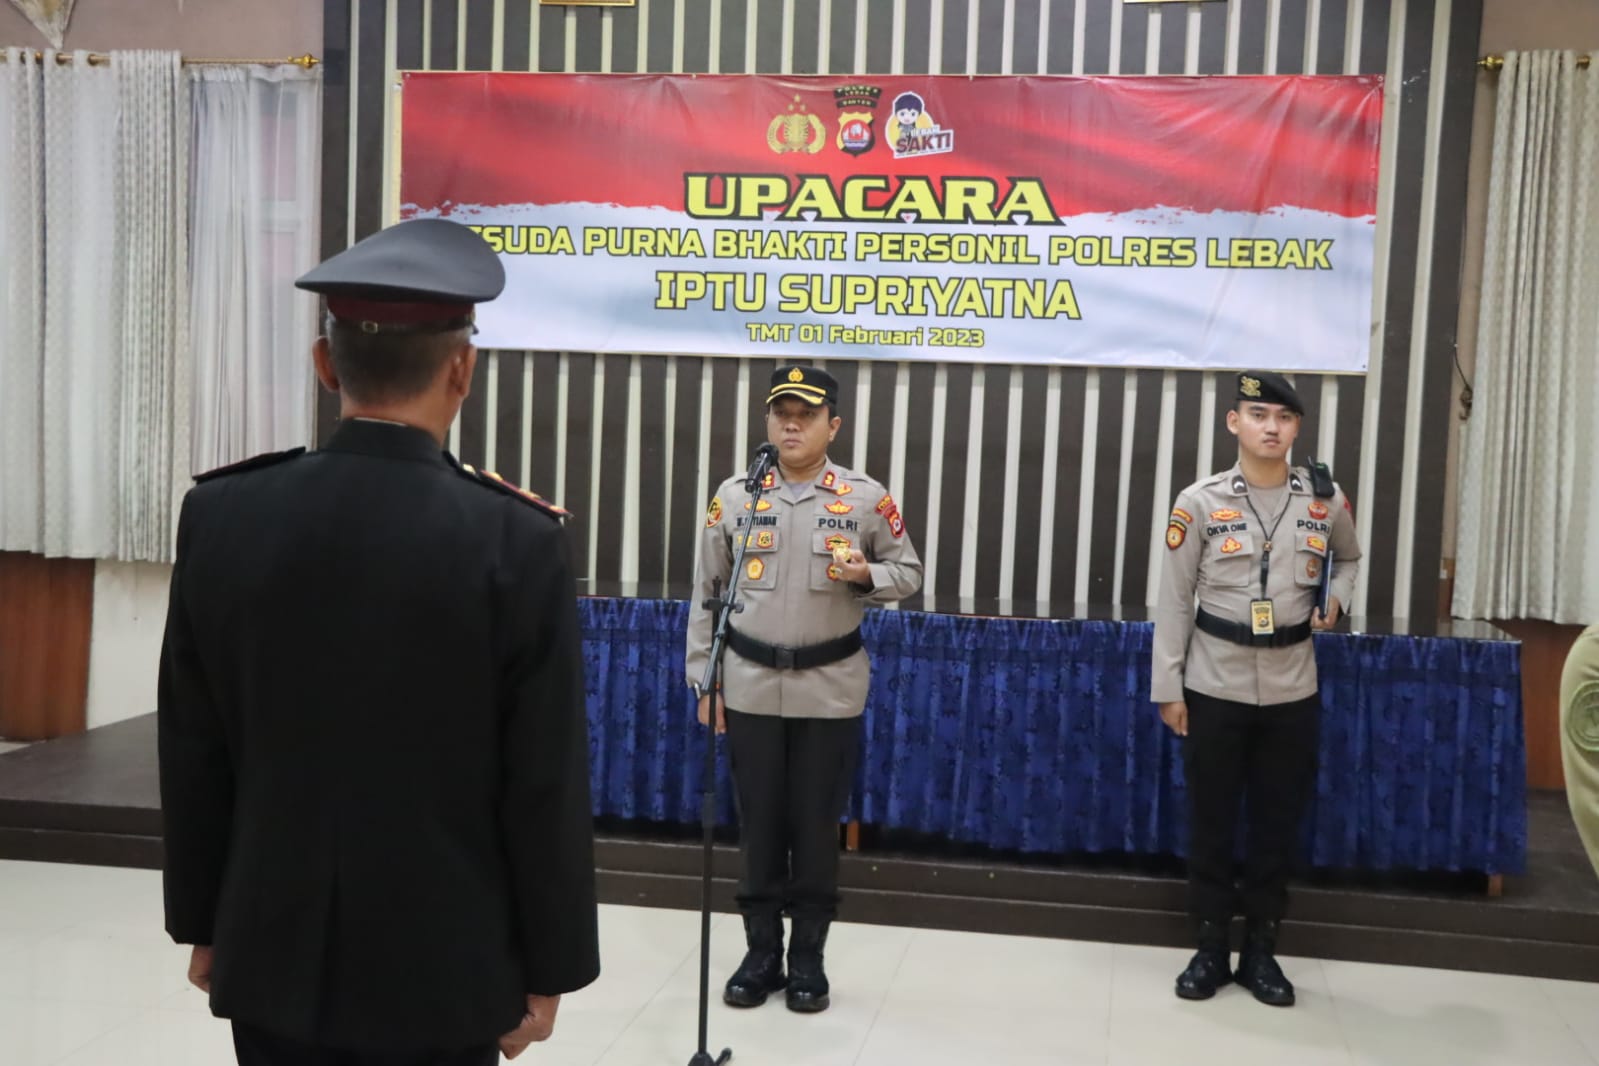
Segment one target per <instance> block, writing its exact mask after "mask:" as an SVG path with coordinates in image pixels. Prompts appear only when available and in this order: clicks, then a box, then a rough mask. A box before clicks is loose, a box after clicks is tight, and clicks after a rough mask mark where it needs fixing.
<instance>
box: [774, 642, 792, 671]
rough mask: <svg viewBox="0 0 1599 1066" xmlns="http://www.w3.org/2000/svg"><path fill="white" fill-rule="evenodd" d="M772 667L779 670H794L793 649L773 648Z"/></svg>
mask: <svg viewBox="0 0 1599 1066" xmlns="http://www.w3.org/2000/svg"><path fill="white" fill-rule="evenodd" d="M772 659H773V661H772V666H774V667H775V668H777V669H779V670H792V669H794V649H793V648H783V647H774V648H773V649H772Z"/></svg>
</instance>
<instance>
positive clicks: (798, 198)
mask: <svg viewBox="0 0 1599 1066" xmlns="http://www.w3.org/2000/svg"><path fill="white" fill-rule="evenodd" d="M683 204H684V210H685V211H686V212H687V213H688V215H689V216H690V217H691V218H740V219H758V218H767V217H776V218H778V219H783V220H788V221H807V222H811V221H814V222H901V221H911V222H1028V223H1032V224H1040V225H1059V224H1060V217H1059V216H1058V215H1057V214H1056V213H1055V205H1054V204H1052V203H1050V200H1049V194H1048V193H1047V192H1045V191H1044V183H1043V182H1042V181H1040V180H1038V179H1037V178H1008V179H1006V180H1005V181H1004V182H999V181H995V180H994V179H993V178H936V179H935V178H928V177H905V178H901V177H897V176H895V177H890V176H888V175H880V174H861V175H856V176H854V177H848V178H845V179H844V180H843V181H842V182H838V183H836V184H835V182H834V179H832V178H830V177H827V176H825V175H820V174H812V175H807V176H804V177H796V178H792V179H791V178H789V177H788V176H787V175H784V174H684V175H683Z"/></svg>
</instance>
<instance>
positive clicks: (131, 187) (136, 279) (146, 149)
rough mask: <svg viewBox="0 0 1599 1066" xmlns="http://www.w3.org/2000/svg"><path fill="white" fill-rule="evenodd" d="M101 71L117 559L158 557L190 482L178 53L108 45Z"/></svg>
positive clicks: (184, 91) (185, 164)
mask: <svg viewBox="0 0 1599 1066" xmlns="http://www.w3.org/2000/svg"><path fill="white" fill-rule="evenodd" d="M111 70H112V73H114V74H115V75H116V76H117V101H118V109H117V110H118V121H117V181H116V195H117V204H116V214H117V219H118V222H119V224H120V227H121V231H120V237H121V239H120V241H119V242H118V245H119V246H118V248H117V256H118V260H119V261H118V263H117V264H116V266H117V273H118V275H119V289H120V292H121V295H122V321H121V329H120V331H119V334H120V335H119V341H120V348H121V357H122V359H121V362H122V366H121V371H120V377H121V381H122V387H121V394H120V396H119V397H118V399H119V400H120V408H121V412H122V424H121V430H122V433H121V442H120V457H121V464H122V469H121V474H122V483H121V491H122V500H121V508H120V510H119V523H118V534H119V535H118V539H117V552H116V557H117V558H118V559H137V560H165V559H169V558H171V544H172V541H173V538H174V536H175V522H176V517H177V514H176V507H177V505H178V502H179V500H180V499H181V495H180V493H181V490H182V489H186V488H187V487H188V484H189V479H188V477H187V475H188V473H189V471H188V455H187V452H188V441H189V418H188V411H189V344H188V309H189V308H188V296H189V275H188V262H187V247H188V239H187V238H188V204H189V197H188V181H189V98H188V83H187V81H186V80H185V79H184V77H183V68H182V65H181V63H180V62H179V59H178V53H176V52H113V53H111ZM180 441H181V442H182V444H181V446H180V444H179V442H180ZM180 458H181V462H180Z"/></svg>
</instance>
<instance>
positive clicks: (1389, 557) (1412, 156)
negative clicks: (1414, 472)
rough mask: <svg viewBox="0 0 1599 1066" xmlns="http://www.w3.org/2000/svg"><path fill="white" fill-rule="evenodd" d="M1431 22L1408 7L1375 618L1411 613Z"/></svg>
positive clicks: (1382, 417) (1376, 514) (1381, 418)
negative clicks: (1403, 530)
mask: <svg viewBox="0 0 1599 1066" xmlns="http://www.w3.org/2000/svg"><path fill="white" fill-rule="evenodd" d="M1432 17H1433V12H1432V6H1431V5H1430V4H1421V3H1408V4H1406V6H1405V34H1404V48H1403V52H1404V56H1403V60H1402V62H1403V66H1402V68H1401V69H1402V71H1403V74H1404V77H1403V78H1402V79H1401V81H1402V86H1401V90H1400V93H1401V95H1400V99H1401V103H1400V112H1399V139H1398V144H1397V146H1396V152H1395V154H1396V162H1395V167H1394V173H1395V181H1394V193H1393V199H1392V202H1391V210H1392V220H1393V221H1392V229H1391V231H1390V233H1391V236H1390V238H1389V245H1388V247H1389V270H1388V299H1387V313H1386V315H1385V321H1384V332H1383V358H1382V366H1381V368H1380V370H1379V371H1378V374H1379V377H1380V380H1379V381H1378V383H1377V387H1378V390H1379V395H1380V396H1381V398H1382V402H1381V404H1380V406H1379V408H1378V412H1377V423H1376V425H1375V427H1372V428H1373V429H1375V435H1374V437H1372V438H1371V439H1368V442H1367V446H1368V447H1371V448H1374V449H1375V457H1376V463H1375V466H1373V467H1372V469H1373V471H1374V474H1375V478H1374V484H1377V485H1382V486H1386V489H1385V491H1383V492H1379V493H1374V494H1371V496H1370V499H1369V502H1368V504H1367V511H1368V513H1369V516H1370V520H1371V535H1370V536H1369V537H1368V538H1367V541H1368V543H1365V544H1362V545H1361V547H1362V548H1363V549H1364V550H1365V552H1366V555H1365V558H1366V565H1367V567H1368V568H1369V569H1368V570H1367V574H1368V578H1367V581H1368V584H1367V587H1366V599H1365V602H1364V603H1363V604H1362V605H1361V608H1362V610H1363V613H1366V614H1371V615H1375V616H1378V617H1385V616H1388V615H1392V614H1395V613H1398V614H1405V613H1407V612H1408V605H1400V606H1399V608H1398V610H1397V611H1396V604H1395V597H1396V590H1395V589H1394V581H1393V578H1394V569H1395V555H1396V552H1397V549H1398V545H1397V543H1396V533H1397V530H1398V527H1399V485H1400V482H1401V479H1402V478H1403V477H1404V441H1405V391H1406V386H1407V383H1408V381H1409V376H1410V331H1411V318H1412V314H1413V312H1414V309H1415V301H1416V291H1415V285H1416V278H1415V271H1414V267H1413V265H1411V268H1410V269H1403V268H1402V264H1406V265H1409V264H1407V261H1411V263H1413V257H1414V251H1415V248H1416V243H1417V240H1418V238H1419V236H1420V221H1421V196H1422V189H1421V175H1422V168H1423V163H1424V158H1423V157H1424V155H1425V153H1426V138H1425V137H1424V136H1423V132H1424V130H1425V129H1426V124H1427V91H1428V84H1427V79H1426V78H1425V77H1415V76H1413V75H1415V74H1416V73H1418V72H1420V71H1423V70H1425V69H1426V67H1427V62H1428V58H1429V56H1430V54H1431V50H1432ZM1368 384H1369V382H1368ZM1368 396H1369V393H1368ZM1368 433H1369V431H1368ZM1362 458H1363V459H1364V458H1365V456H1362Z"/></svg>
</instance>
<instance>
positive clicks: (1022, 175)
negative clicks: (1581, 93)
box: [400, 72, 1382, 372]
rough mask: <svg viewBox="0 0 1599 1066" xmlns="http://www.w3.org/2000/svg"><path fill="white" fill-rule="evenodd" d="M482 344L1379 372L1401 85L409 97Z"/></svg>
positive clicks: (536, 86) (444, 87) (1350, 80)
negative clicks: (1376, 242) (480, 265)
mask: <svg viewBox="0 0 1599 1066" xmlns="http://www.w3.org/2000/svg"><path fill="white" fill-rule="evenodd" d="M404 84H405V88H404V108H403V112H402V119H401V149H400V152H401V175H400V199H401V202H402V204H401V215H402V216H403V217H406V218H413V217H420V216H445V217H449V218H454V219H456V220H458V221H461V222H464V223H467V224H469V225H472V226H474V227H476V228H478V230H479V232H481V233H482V234H483V236H484V237H485V238H487V239H488V240H489V241H490V243H491V244H493V245H494V247H495V248H496V250H498V251H499V252H500V254H501V256H502V258H503V259H504V262H505V268H506V273H507V275H508V279H509V280H508V283H507V286H506V291H505V294H504V295H503V296H502V297H501V298H500V299H499V300H498V301H496V302H494V303H491V304H488V305H485V306H484V307H483V308H481V309H480V313H479V325H480V328H481V330H482V332H481V335H480V336H479V338H478V340H479V342H480V343H481V344H482V345H483V346H485V347H496V348H533V349H558V350H569V351H594V352H665V353H671V352H679V353H691V354H727V355H768V356H772V357H776V358H801V359H805V358H817V357H826V358H884V359H949V360H957V361H965V362H998V363H1059V364H1068V363H1072V364H1086V365H1114V366H1156V367H1190V368H1228V367H1248V366H1269V367H1275V368H1280V369H1286V370H1306V371H1330V372H1359V371H1363V370H1365V368H1366V357H1367V352H1368V351H1369V349H1370V347H1371V339H1370V333H1371V307H1372V253H1373V237H1374V234H1375V228H1376V226H1375V222H1376V202H1377V149H1378V137H1379V132H1380V129H1381V124H1382V81H1381V79H1380V78H1376V77H1230V78H1220V77H1213V78H1166V77H1139V78H1010V77H1005V78H998V77H994V78H977V79H968V78H965V77H903V76H901V77H864V78H841V77H805V78H777V77H750V76H690V75H566V74H483V73H444V72H440V73H422V72H418V73H409V74H406V75H405V83H404Z"/></svg>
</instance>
